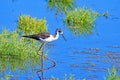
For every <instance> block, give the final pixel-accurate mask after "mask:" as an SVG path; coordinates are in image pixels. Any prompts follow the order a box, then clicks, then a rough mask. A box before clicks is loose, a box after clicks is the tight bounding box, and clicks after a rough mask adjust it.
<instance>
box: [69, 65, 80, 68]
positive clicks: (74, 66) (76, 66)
mask: <svg viewBox="0 0 120 80" xmlns="http://www.w3.org/2000/svg"><path fill="white" fill-rule="evenodd" d="M70 67H72V68H79V67H80V66H79V64H71V65H70Z"/></svg>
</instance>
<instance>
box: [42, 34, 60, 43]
mask: <svg viewBox="0 0 120 80" xmlns="http://www.w3.org/2000/svg"><path fill="white" fill-rule="evenodd" d="M58 37H59V36H55V37H54V36H53V35H50V37H48V38H45V39H42V38H40V40H42V41H43V42H51V41H54V40H57V39H58Z"/></svg>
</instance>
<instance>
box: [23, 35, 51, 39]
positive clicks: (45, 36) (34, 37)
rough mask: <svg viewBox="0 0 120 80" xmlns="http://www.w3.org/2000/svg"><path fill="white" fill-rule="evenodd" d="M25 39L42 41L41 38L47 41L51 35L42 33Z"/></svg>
mask: <svg viewBox="0 0 120 80" xmlns="http://www.w3.org/2000/svg"><path fill="white" fill-rule="evenodd" d="M23 37H27V38H32V39H36V40H40V38H42V39H45V38H48V37H50V34H49V33H40V34H33V35H29V36H23Z"/></svg>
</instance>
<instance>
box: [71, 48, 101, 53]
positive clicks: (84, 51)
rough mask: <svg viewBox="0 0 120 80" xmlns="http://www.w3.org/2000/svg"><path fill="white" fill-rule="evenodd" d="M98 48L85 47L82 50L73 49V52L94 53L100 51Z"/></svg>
mask: <svg viewBox="0 0 120 80" xmlns="http://www.w3.org/2000/svg"><path fill="white" fill-rule="evenodd" d="M100 50H101V49H100V48H85V49H84V50H77V49H74V50H73V54H96V53H98V52H99V51H100Z"/></svg>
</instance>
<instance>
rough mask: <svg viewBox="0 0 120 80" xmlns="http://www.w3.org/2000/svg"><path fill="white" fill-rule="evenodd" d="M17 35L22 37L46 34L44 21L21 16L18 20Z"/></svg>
mask: <svg viewBox="0 0 120 80" xmlns="http://www.w3.org/2000/svg"><path fill="white" fill-rule="evenodd" d="M17 31H18V33H24V35H28V34H35V33H42V32H47V26H46V20H45V19H38V20H37V19H36V18H32V17H31V16H24V15H21V16H20V17H19V20H18V28H17Z"/></svg>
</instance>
